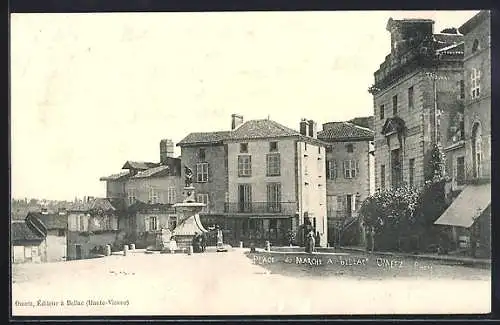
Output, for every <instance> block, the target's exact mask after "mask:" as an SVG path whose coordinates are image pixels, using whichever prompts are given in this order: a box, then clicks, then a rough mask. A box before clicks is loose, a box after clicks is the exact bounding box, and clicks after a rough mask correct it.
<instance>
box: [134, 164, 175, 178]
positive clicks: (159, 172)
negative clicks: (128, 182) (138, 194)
mask: <svg viewBox="0 0 500 325" xmlns="http://www.w3.org/2000/svg"><path fill="white" fill-rule="evenodd" d="M169 174H170V167H169V166H158V167H153V168H149V169H146V170H143V171H140V172H138V173H137V174H136V175H134V176H132V178H148V177H154V176H157V177H158V176H167V175H169Z"/></svg>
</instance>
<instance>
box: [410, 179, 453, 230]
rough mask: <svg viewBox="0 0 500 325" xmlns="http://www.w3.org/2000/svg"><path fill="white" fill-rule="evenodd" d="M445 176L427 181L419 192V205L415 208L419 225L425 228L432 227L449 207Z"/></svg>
mask: <svg viewBox="0 0 500 325" xmlns="http://www.w3.org/2000/svg"><path fill="white" fill-rule="evenodd" d="M445 184H446V179H445V178H439V179H437V178H436V179H435V180H434V181H427V182H426V183H425V185H424V188H423V189H422V191H421V192H420V193H419V197H418V203H417V207H416V209H415V220H416V221H417V225H418V226H419V227H421V228H423V229H428V228H429V227H432V226H433V224H434V221H436V219H437V218H439V217H440V216H441V215H442V214H443V212H444V211H445V210H446V208H447V207H448V205H449V204H448V203H447V202H446V198H445Z"/></svg>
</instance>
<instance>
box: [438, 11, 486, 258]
mask: <svg viewBox="0 0 500 325" xmlns="http://www.w3.org/2000/svg"><path fill="white" fill-rule="evenodd" d="M459 31H460V33H462V34H463V35H464V73H463V84H462V88H463V91H462V97H463V99H464V107H465V109H464V132H465V133H464V136H463V137H462V141H460V146H461V150H460V151H458V152H457V153H455V155H454V156H453V157H452V159H450V161H449V162H448V167H449V169H450V170H452V171H453V173H451V174H452V176H453V184H452V189H454V190H455V192H458V191H459V192H460V193H459V194H458V196H457V197H456V198H455V199H454V200H453V202H452V203H451V205H450V207H449V208H448V209H447V210H446V211H445V213H443V215H442V216H441V217H440V218H439V219H438V220H437V221H436V224H438V225H446V226H452V233H453V238H454V240H455V242H457V243H458V246H462V247H471V248H474V254H475V249H476V248H478V249H479V250H478V254H481V255H483V256H490V253H491V240H490V232H491V22H490V12H489V11H481V12H479V13H478V14H477V15H475V16H474V17H472V18H471V19H470V20H468V21H467V22H466V23H464V24H463V25H462V26H461V27H460V28H459ZM457 147H458V145H457ZM450 151H451V150H450ZM476 221H477V222H476ZM476 244H477V247H475V246H476Z"/></svg>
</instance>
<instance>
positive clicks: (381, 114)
mask: <svg viewBox="0 0 500 325" xmlns="http://www.w3.org/2000/svg"><path fill="white" fill-rule="evenodd" d="M378 115H379V118H380V120H383V119H384V118H385V104H381V105H380V106H379V112H378Z"/></svg>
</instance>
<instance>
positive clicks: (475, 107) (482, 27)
mask: <svg viewBox="0 0 500 325" xmlns="http://www.w3.org/2000/svg"><path fill="white" fill-rule="evenodd" d="M490 35H491V26H490V21H489V19H486V20H483V21H482V22H481V23H480V24H478V25H477V26H476V27H475V28H474V29H473V30H471V31H470V32H469V33H468V34H467V35H464V42H465V63H464V70H465V73H464V81H465V107H466V108H465V112H466V114H465V119H464V122H465V123H464V124H465V138H466V154H467V156H466V164H467V168H466V169H467V178H468V179H471V178H472V176H473V174H472V170H473V167H472V166H473V160H472V143H471V137H472V130H473V127H474V123H479V124H480V128H481V147H482V148H481V149H482V150H481V151H482V164H481V172H482V177H484V178H491V49H490V46H491V36H490ZM475 40H477V41H478V44H479V48H478V50H477V51H476V52H474V53H473V52H472V46H473V44H474V41H475ZM473 68H475V69H479V70H480V71H481V79H480V96H479V98H475V99H473V98H472V94H471V86H472V85H471V73H472V69H473Z"/></svg>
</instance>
